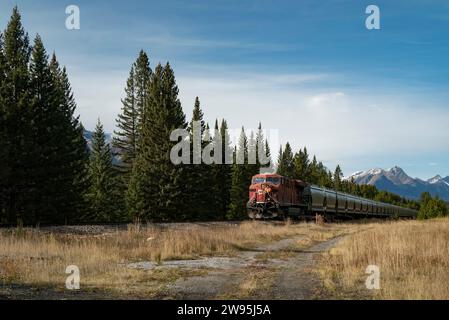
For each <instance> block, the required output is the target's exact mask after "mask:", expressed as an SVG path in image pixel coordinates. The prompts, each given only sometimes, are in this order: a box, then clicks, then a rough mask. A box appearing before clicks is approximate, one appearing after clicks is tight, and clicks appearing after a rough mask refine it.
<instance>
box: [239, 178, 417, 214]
mask: <svg viewBox="0 0 449 320" xmlns="http://www.w3.org/2000/svg"><path fill="white" fill-rule="evenodd" d="M247 210H248V216H249V217H250V218H251V219H269V218H277V217H280V218H285V217H289V216H291V217H313V216H315V215H317V214H319V215H323V216H325V217H346V218H354V217H391V216H394V217H407V218H415V217H416V216H417V211H416V210H412V209H408V208H403V207H399V206H395V205H391V204H387V203H382V202H377V201H373V200H369V199H365V198H361V197H357V196H354V195H350V194H346V193H343V192H338V191H334V190H331V189H326V188H321V187H317V186H314V185H310V184H308V183H305V182H303V181H301V180H296V179H290V178H287V177H283V176H280V175H278V174H257V175H255V176H254V177H253V178H252V181H251V185H250V187H249V201H248V203H247Z"/></svg>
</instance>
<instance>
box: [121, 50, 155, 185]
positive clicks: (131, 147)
mask: <svg viewBox="0 0 449 320" xmlns="http://www.w3.org/2000/svg"><path fill="white" fill-rule="evenodd" d="M151 74H152V70H151V68H150V63H149V59H148V56H147V54H146V53H145V52H144V51H143V50H142V51H140V53H139V56H138V58H137V60H136V61H135V62H134V64H133V65H132V66H131V71H130V74H129V77H128V80H127V82H126V88H125V98H124V99H122V105H123V106H122V113H121V114H120V115H119V116H118V118H117V127H118V131H115V137H114V140H113V146H114V149H115V153H116V155H117V156H118V158H119V159H120V164H119V165H118V166H116V168H117V169H118V170H119V172H121V173H122V174H123V175H122V178H123V181H122V187H123V188H126V187H127V186H128V183H129V179H130V176H131V171H132V167H133V165H134V161H135V159H136V157H137V152H138V145H139V142H138V140H139V136H140V130H141V126H142V112H143V108H144V106H145V105H146V103H147V101H148V95H149V92H148V91H149V86H150V79H151Z"/></svg>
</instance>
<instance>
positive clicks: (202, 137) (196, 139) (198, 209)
mask: <svg viewBox="0 0 449 320" xmlns="http://www.w3.org/2000/svg"><path fill="white" fill-rule="evenodd" d="M203 117H204V114H203V111H202V109H201V105H200V100H199V98H198V97H196V98H195V104H194V107H193V114H192V120H191V122H190V125H189V131H190V143H191V148H190V150H191V151H192V155H191V159H190V160H191V163H192V165H190V166H188V168H186V173H187V175H188V183H187V185H188V186H189V188H191V190H194V192H192V194H191V196H190V197H189V200H190V201H189V203H188V205H187V206H186V207H187V208H189V210H191V212H190V213H188V216H189V218H191V219H195V220H206V219H208V218H210V216H211V211H212V210H213V209H212V207H211V205H212V204H213V197H214V195H213V193H212V192H211V189H210V188H211V183H212V179H213V176H212V166H211V165H208V164H205V163H203V161H202V157H201V155H202V150H204V148H205V147H206V146H207V145H208V144H209V143H210V142H211V136H210V130H209V126H208V125H206V124H205V122H204V119H203Z"/></svg>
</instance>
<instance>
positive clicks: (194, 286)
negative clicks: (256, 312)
mask: <svg viewBox="0 0 449 320" xmlns="http://www.w3.org/2000/svg"><path fill="white" fill-rule="evenodd" d="M303 238H304V236H297V237H293V238H288V239H283V240H280V241H277V242H274V243H270V244H265V245H263V246H260V247H257V248H255V249H252V250H248V251H243V252H242V253H241V254H240V255H239V257H237V258H234V259H236V262H237V261H238V262H239V264H240V265H244V267H240V268H232V269H230V268H226V267H224V268H222V269H214V270H213V271H211V272H209V273H208V274H207V275H202V276H195V277H190V278H186V279H180V280H178V281H176V282H175V283H173V284H171V285H169V286H168V287H167V288H166V291H165V292H164V293H163V294H162V295H161V296H160V297H159V298H162V299H163V298H168V299H170V298H171V299H216V298H220V297H223V296H227V295H229V296H233V295H234V294H235V293H236V292H237V291H238V290H239V285H240V284H241V283H242V281H244V279H245V276H246V275H247V274H248V271H250V269H248V268H254V267H258V266H260V265H262V266H263V267H265V268H272V270H273V272H274V273H275V274H274V278H275V281H274V284H273V286H271V287H270V289H269V290H268V292H260V291H258V290H255V293H253V294H252V295H251V296H250V297H246V298H249V299H287V300H288V299H311V298H313V296H314V292H315V290H316V289H317V288H319V286H320V280H319V279H318V278H317V275H316V274H315V273H313V272H311V270H312V269H313V267H314V266H315V265H316V264H317V261H318V259H319V254H320V253H322V252H324V251H326V250H328V249H330V248H331V247H333V246H334V245H335V244H336V243H337V242H338V240H339V239H340V238H341V237H336V238H333V239H331V240H328V241H324V242H321V243H318V244H315V245H312V246H311V247H309V248H306V249H304V250H296V251H295V250H293V252H294V256H293V257H292V258H290V259H288V260H277V259H269V260H268V261H265V262H261V261H258V260H257V259H255V257H256V255H258V254H260V253H263V252H276V251H280V250H285V249H288V248H291V246H292V245H294V244H295V243H296V242H297V241H299V240H301V239H303Z"/></svg>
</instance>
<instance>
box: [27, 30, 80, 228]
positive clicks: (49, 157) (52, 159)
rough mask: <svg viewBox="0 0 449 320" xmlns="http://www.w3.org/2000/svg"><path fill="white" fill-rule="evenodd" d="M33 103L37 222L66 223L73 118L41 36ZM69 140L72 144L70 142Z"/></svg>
mask: <svg viewBox="0 0 449 320" xmlns="http://www.w3.org/2000/svg"><path fill="white" fill-rule="evenodd" d="M30 77H31V82H30V93H31V96H32V98H33V103H32V123H33V127H32V134H33V135H32V143H33V145H35V146H39V147H38V148H37V147H36V148H34V149H33V150H32V151H31V152H30V154H31V155H32V161H31V162H30V166H31V173H30V178H31V179H32V197H33V206H32V208H30V211H29V213H30V214H31V213H33V217H32V220H33V222H34V223H37V222H40V221H45V222H63V221H64V220H65V219H64V216H65V213H66V212H67V211H68V210H69V207H66V205H67V204H68V199H67V197H68V196H69V195H68V192H69V191H70V188H71V187H72V186H71V183H70V182H73V181H70V182H69V183H67V180H65V178H66V176H67V172H66V170H67V169H66V168H67V167H66V164H67V161H68V160H69V159H68V157H66V156H67V155H68V154H66V152H65V151H66V150H67V148H70V146H71V145H70V141H67V136H66V134H67V130H66V129H67V127H69V126H70V120H71V119H70V118H68V115H67V114H66V113H65V112H64V111H66V110H63V109H62V103H63V101H62V91H61V90H60V86H59V83H58V79H56V78H55V77H54V75H53V74H52V71H51V69H50V66H49V64H48V56H47V54H46V51H45V48H44V45H43V43H42V40H41V38H40V36H39V35H38V36H36V39H35V41H34V47H33V50H32V56H31V62H30ZM67 143H69V145H67Z"/></svg>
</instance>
